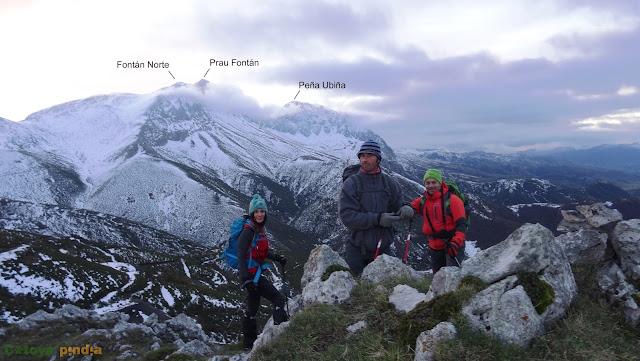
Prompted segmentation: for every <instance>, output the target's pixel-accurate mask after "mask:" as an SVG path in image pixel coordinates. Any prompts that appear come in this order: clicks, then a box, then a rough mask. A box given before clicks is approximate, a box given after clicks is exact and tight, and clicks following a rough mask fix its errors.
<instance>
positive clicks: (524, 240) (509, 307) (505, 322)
mask: <svg viewBox="0 0 640 361" xmlns="http://www.w3.org/2000/svg"><path fill="white" fill-rule="evenodd" d="M441 271H442V270H441ZM525 273H529V274H533V275H534V278H535V279H534V281H533V282H535V283H539V284H540V285H545V284H546V285H549V287H550V289H551V290H550V291H549V292H552V294H553V297H552V298H551V299H552V300H551V302H550V304H549V305H548V306H547V307H546V308H544V310H541V312H540V313H539V312H538V311H537V310H536V309H535V307H534V304H537V303H538V301H537V300H533V301H532V300H531V298H530V296H529V295H528V294H527V293H526V292H525V290H524V288H523V287H522V286H519V284H520V283H522V282H523V280H520V279H519V278H520V275H522V274H525ZM440 274H441V272H438V273H437V274H436V275H435V276H434V281H433V283H432V285H431V288H432V289H431V290H430V291H429V292H430V293H433V294H434V295H437V294H441V293H442V292H443V291H442V290H439V289H437V288H438V287H440V288H444V289H455V287H457V283H458V282H459V281H460V280H461V279H462V278H464V277H465V276H469V275H471V276H476V277H479V278H480V279H482V280H483V281H485V282H487V284H489V287H488V288H486V289H485V290H484V291H482V292H480V293H478V294H476V295H475V296H473V297H472V299H471V300H470V301H469V304H467V305H466V306H464V307H463V310H462V311H463V313H464V314H465V315H466V316H467V319H468V320H469V323H470V324H471V325H472V326H473V327H474V328H475V329H476V330H478V331H481V332H485V333H488V334H490V335H492V336H494V337H496V338H498V339H500V340H502V341H503V342H505V343H510V344H513V343H515V344H521V345H525V344H528V343H529V342H530V341H531V339H532V338H533V337H535V336H537V335H540V334H542V333H543V332H545V331H546V330H549V329H550V328H551V327H552V326H553V325H554V324H555V323H556V322H557V321H558V320H559V319H560V318H562V317H564V315H565V314H566V312H567V309H568V308H569V306H570V305H571V303H572V302H573V300H574V299H575V297H576V296H577V293H578V289H577V286H576V283H575V280H574V278H573V273H572V272H571V267H570V264H569V262H568V259H567V257H566V255H565V254H564V252H563V249H562V247H560V245H559V243H558V241H557V240H556V239H555V237H554V236H553V234H552V233H551V231H550V230H548V229H547V228H544V227H543V226H541V225H539V224H526V225H524V226H522V227H520V228H519V229H517V230H516V231H515V232H513V233H512V234H511V235H510V236H509V237H508V238H507V239H506V240H504V241H503V242H501V243H499V244H497V245H495V246H493V247H490V248H488V249H486V250H484V251H481V252H479V253H478V254H477V255H476V256H475V257H473V258H471V259H469V260H467V261H465V262H463V263H462V267H461V268H459V269H457V268H451V269H450V270H448V272H447V273H443V274H442V275H440ZM528 282H531V281H528Z"/></svg>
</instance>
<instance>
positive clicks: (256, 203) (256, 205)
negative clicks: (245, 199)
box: [249, 194, 267, 214]
mask: <svg viewBox="0 0 640 361" xmlns="http://www.w3.org/2000/svg"><path fill="white" fill-rule="evenodd" d="M256 209H264V211H265V212H267V203H265V201H264V199H262V197H260V195H259V194H254V195H253V198H252V199H251V202H249V214H253V212H255V210H256Z"/></svg>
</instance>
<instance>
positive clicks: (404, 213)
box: [398, 205, 415, 220]
mask: <svg viewBox="0 0 640 361" xmlns="http://www.w3.org/2000/svg"><path fill="white" fill-rule="evenodd" d="M414 214H415V211H414V210H413V207H411V206H410V205H406V206H402V207H400V210H399V211H398V215H399V216H400V218H402V219H404V220H407V219H411V217H413V215H414Z"/></svg>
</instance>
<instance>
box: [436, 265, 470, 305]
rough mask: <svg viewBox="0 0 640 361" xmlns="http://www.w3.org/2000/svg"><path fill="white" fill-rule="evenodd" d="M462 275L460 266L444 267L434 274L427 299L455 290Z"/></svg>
mask: <svg viewBox="0 0 640 361" xmlns="http://www.w3.org/2000/svg"><path fill="white" fill-rule="evenodd" d="M462 277H463V275H462V270H461V269H460V268H459V267H442V268H441V269H440V270H439V271H438V272H437V273H436V274H435V275H434V276H433V280H432V281H431V286H430V287H429V292H427V301H431V299H433V298H434V297H436V296H440V295H443V294H445V293H447V292H451V291H455V290H456V288H458V284H460V281H461V280H462Z"/></svg>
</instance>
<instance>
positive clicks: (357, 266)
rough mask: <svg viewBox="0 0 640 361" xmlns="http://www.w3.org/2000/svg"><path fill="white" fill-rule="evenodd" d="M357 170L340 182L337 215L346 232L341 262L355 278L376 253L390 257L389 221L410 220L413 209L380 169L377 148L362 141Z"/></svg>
mask: <svg viewBox="0 0 640 361" xmlns="http://www.w3.org/2000/svg"><path fill="white" fill-rule="evenodd" d="M358 158H359V159H360V170H359V171H358V172H357V173H356V174H354V175H352V176H350V177H349V178H348V179H346V180H345V181H344V182H343V183H342V191H341V192H340V199H339V201H338V214H339V215H340V219H341V220H342V223H344V225H345V226H346V227H347V228H348V229H349V231H350V234H349V241H348V242H347V246H346V254H345V260H346V261H347V264H348V265H349V268H351V270H352V271H353V272H354V273H355V274H356V275H357V276H360V275H361V274H362V270H363V269H364V267H365V266H366V265H368V264H369V263H371V262H373V260H374V259H375V258H376V257H377V256H378V255H380V254H383V253H386V254H390V253H391V250H390V247H391V243H393V240H394V235H395V230H394V229H393V222H395V221H397V220H400V219H410V218H411V217H413V215H414V210H413V208H411V206H410V205H409V203H408V202H405V200H404V197H403V195H402V189H401V188H400V185H399V184H398V182H397V181H396V180H395V179H393V178H391V177H390V176H388V175H386V174H383V173H382V170H381V169H380V161H381V160H382V154H381V152H380V145H379V144H378V143H376V142H374V141H373V140H369V141H366V142H364V144H362V146H361V147H360V151H359V152H358Z"/></svg>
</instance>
